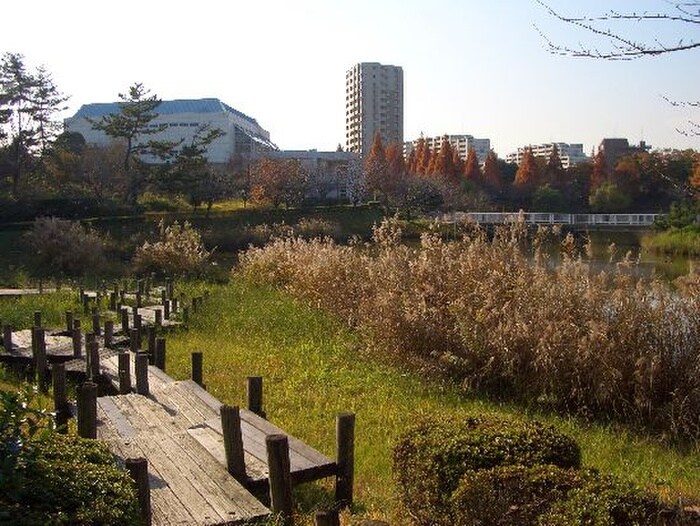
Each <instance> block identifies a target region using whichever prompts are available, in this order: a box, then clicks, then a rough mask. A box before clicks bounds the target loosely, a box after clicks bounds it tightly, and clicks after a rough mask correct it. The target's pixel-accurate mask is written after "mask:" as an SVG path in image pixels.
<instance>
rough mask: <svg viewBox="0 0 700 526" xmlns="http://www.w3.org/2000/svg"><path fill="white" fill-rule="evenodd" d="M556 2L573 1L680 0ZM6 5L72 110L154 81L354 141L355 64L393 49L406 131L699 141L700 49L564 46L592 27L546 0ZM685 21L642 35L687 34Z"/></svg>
mask: <svg viewBox="0 0 700 526" xmlns="http://www.w3.org/2000/svg"><path fill="white" fill-rule="evenodd" d="M550 4H551V5H552V6H555V7H557V8H558V9H560V10H561V11H563V12H565V13H569V14H578V13H591V14H593V13H600V12H605V11H606V10H609V9H613V8H617V9H618V10H621V11H627V10H629V9H633V8H636V7H638V8H639V10H644V9H648V10H650V11H654V10H658V9H659V8H665V7H667V5H668V4H666V3H665V2H663V0H635V1H631V0H617V1H600V0H587V1H565V0H551V2H550ZM3 19H4V23H3V28H2V31H0V53H2V52H5V51H12V52H19V53H22V54H24V55H25V57H26V61H27V63H28V64H29V65H31V66H36V65H39V64H43V65H45V66H46V68H47V69H48V71H49V72H51V73H52V74H53V77H54V80H55V81H56V83H57V84H58V86H59V88H60V89H61V90H62V91H63V92H64V93H66V94H68V95H71V99H70V101H69V105H70V108H69V111H67V112H66V114H67V115H70V114H72V113H74V112H75V111H76V110H77V109H78V108H79V107H80V105H82V104H84V103H89V102H110V101H114V100H116V99H117V93H119V92H124V91H126V90H127V88H128V86H129V85H131V84H133V83H134V82H142V83H144V84H145V85H146V86H147V87H148V88H150V89H151V90H152V91H153V92H154V93H156V94H158V95H159V96H160V97H161V98H163V99H174V98H202V97H218V98H220V99H222V100H223V101H224V102H226V103H228V104H230V105H231V106H233V107H235V108H237V109H239V110H240V111H242V112H244V113H247V114H248V115H250V116H252V117H254V118H256V119H257V120H258V122H259V123H260V124H261V125H262V126H263V127H264V128H266V129H267V130H269V131H270V134H271V138H272V140H273V141H274V142H276V143H277V144H278V145H279V146H280V147H281V148H284V149H309V148H317V149H321V150H323V149H335V147H336V145H337V144H338V143H342V144H345V71H346V70H347V69H348V68H349V67H350V66H352V65H353V64H355V63H357V62H381V63H384V64H393V65H399V66H402V67H403V69H404V90H405V103H404V115H405V118H404V134H405V139H407V140H408V139H413V138H416V137H417V136H418V135H419V134H420V133H421V132H423V133H425V134H426V135H440V134H444V133H451V134H456V133H469V134H472V135H474V136H476V137H488V138H490V139H491V144H492V147H493V148H494V149H495V150H496V152H497V153H498V154H499V155H500V156H503V157H504V156H505V155H506V154H507V153H509V152H510V151H513V150H515V148H516V147H517V146H520V145H524V144H535V143H540V142H550V141H563V142H582V143H583V144H584V148H585V150H586V152H590V150H591V148H592V147H593V146H594V145H597V144H598V143H599V142H600V140H601V139H602V138H603V137H627V138H629V139H630V140H631V141H634V142H638V141H639V140H640V139H644V140H646V141H647V142H648V143H650V144H651V145H652V146H653V147H676V148H688V147H690V148H695V149H700V137H695V138H687V137H684V136H682V135H681V134H679V133H677V132H676V128H679V127H684V125H685V123H686V121H687V120H688V118H693V119H695V120H696V121H700V111H697V110H696V111H695V112H694V113H693V112H691V111H690V110H688V109H678V108H674V107H672V106H671V105H670V104H668V103H667V102H666V101H665V100H664V99H663V98H662V96H667V97H669V98H671V99H674V100H689V101H697V100H700V50H699V51H689V52H684V53H677V54H671V55H665V56H660V57H650V58H645V59H641V60H636V61H632V62H606V61H598V60H586V59H575V58H570V57H560V56H554V55H552V54H550V53H548V51H547V50H546V49H545V43H544V41H543V40H542V38H541V36H540V35H539V34H538V33H537V31H536V30H535V28H534V27H533V25H534V24H536V25H538V26H539V27H540V29H541V30H542V31H544V32H545V33H546V34H547V35H548V36H550V37H551V39H552V40H554V41H557V42H562V43H569V44H573V45H576V43H577V42H579V41H588V40H589V36H588V35H586V34H584V33H581V32H578V33H577V32H575V31H574V30H573V28H571V27H569V26H567V25H565V24H563V23H561V22H558V21H556V20H554V19H553V18H552V17H550V16H549V15H548V14H547V13H546V12H545V10H544V9H543V8H542V7H541V6H539V5H538V4H537V3H536V2H535V1H534V0H493V1H485V0H462V1H458V0H432V1H424V0H421V1H419V0H390V1H382V0H351V1H334V0H325V1H322V0H297V1H291V0H287V1H285V0H268V1H262V0H258V1H250V0H246V1H240V0H227V1H221V0H220V1H217V0H199V1H197V2H192V1H188V2H185V1H181V0H169V1H160V0H141V1H135V0H120V1H118V2H116V1H113V0H101V1H94V0H91V1H82V0H81V1H78V0H64V1H55V0H25V1H23V2H12V3H10V4H8V5H4V6H3ZM636 27H637V28H639V29H638V30H640V31H641V30H642V29H643V26H640V25H639V24H636ZM650 29H652V28H650ZM678 29H679V28H678V26H677V25H671V26H669V27H665V28H664V27H658V26H655V27H654V28H653V30H650V31H648V32H647V33H642V34H641V37H646V38H647V39H653V38H654V37H657V36H658V37H660V38H664V37H668V38H669V40H670V41H676V40H678V38H680V36H681V35H680V34H678ZM695 32H696V33H699V31H698V30H697V29H696V30H695ZM684 35H685V37H686V38H692V37H693V36H694V35H692V34H691V33H689V32H687V31H686V32H684ZM697 39H698V38H696V40H697Z"/></svg>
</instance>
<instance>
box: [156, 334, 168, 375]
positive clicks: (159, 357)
mask: <svg viewBox="0 0 700 526" xmlns="http://www.w3.org/2000/svg"><path fill="white" fill-rule="evenodd" d="M165 358H166V356H165V338H156V356H155V366H156V367H158V369H160V370H161V371H163V372H165Z"/></svg>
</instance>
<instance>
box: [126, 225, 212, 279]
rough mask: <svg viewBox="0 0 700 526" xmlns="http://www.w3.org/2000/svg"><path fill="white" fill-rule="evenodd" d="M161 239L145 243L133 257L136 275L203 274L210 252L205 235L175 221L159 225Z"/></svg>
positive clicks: (190, 226)
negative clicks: (170, 223)
mask: <svg viewBox="0 0 700 526" xmlns="http://www.w3.org/2000/svg"><path fill="white" fill-rule="evenodd" d="M158 234H159V239H158V240H157V241H155V242H153V243H149V242H148V241H146V242H145V243H144V244H143V245H141V246H140V247H138V248H137V249H136V253H135V254H134V261H133V263H134V271H135V272H136V273H137V274H142V275H143V274H149V273H155V274H158V275H167V276H196V275H201V274H202V273H203V272H204V270H205V267H206V265H207V263H208V262H209V259H210V257H211V252H210V251H208V250H207V249H206V248H204V244H203V243H202V236H201V235H200V234H199V232H198V231H197V230H196V229H195V228H194V227H193V226H192V225H190V223H188V222H187V221H185V222H184V223H183V224H182V225H180V223H178V222H177V221H175V222H174V223H173V224H172V225H170V226H165V222H164V221H163V220H161V221H160V223H159V224H158Z"/></svg>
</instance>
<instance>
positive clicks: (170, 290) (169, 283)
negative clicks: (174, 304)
mask: <svg viewBox="0 0 700 526" xmlns="http://www.w3.org/2000/svg"><path fill="white" fill-rule="evenodd" d="M165 290H166V294H167V295H168V298H172V297H173V295H174V292H175V286H174V283H173V280H172V279H171V278H168V279H166V280H165Z"/></svg>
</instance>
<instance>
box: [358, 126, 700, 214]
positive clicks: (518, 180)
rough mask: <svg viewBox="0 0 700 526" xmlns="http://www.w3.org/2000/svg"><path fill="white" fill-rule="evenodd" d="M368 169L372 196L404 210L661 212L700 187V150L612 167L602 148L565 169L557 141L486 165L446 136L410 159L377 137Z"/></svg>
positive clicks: (421, 143)
mask: <svg viewBox="0 0 700 526" xmlns="http://www.w3.org/2000/svg"><path fill="white" fill-rule="evenodd" d="M364 169H365V177H366V183H367V187H368V189H369V191H370V192H371V193H372V195H374V196H375V198H377V199H381V200H383V202H384V203H385V204H389V205H392V204H393V205H395V206H399V207H401V206H405V207H408V206H410V204H411V203H415V202H416V200H421V199H424V200H426V203H425V204H426V206H428V205H429V204H430V203H433V204H435V203H436V202H437V201H439V202H440V203H442V204H443V205H446V206H448V207H457V208H459V207H473V206H479V207H482V208H490V207H491V208H499V209H518V208H526V209H537V210H541V211H588V210H593V211H596V212H597V211H610V212H614V211H625V210H628V209H634V210H637V211H645V210H648V211H658V210H659V209H665V208H668V206H670V204H671V203H672V202H674V201H678V200H684V199H689V198H691V197H692V196H693V195H695V194H696V193H697V190H698V189H700V154H698V153H697V152H695V151H693V150H686V151H675V150H674V151H668V152H651V153H649V152H644V153H638V154H635V155H630V156H627V157H623V158H621V159H619V160H618V161H617V162H616V163H615V165H614V168H613V170H612V171H611V170H609V169H608V164H607V163H606V159H605V155H604V153H603V152H602V151H599V152H598V153H597V154H596V155H595V157H594V158H593V159H592V160H591V162H589V163H581V164H578V165H576V166H572V167H568V168H566V169H565V168H563V166H562V160H561V157H560V155H559V152H558V151H557V148H556V146H555V147H554V148H553V149H552V152H551V154H550V156H549V157H548V158H543V157H535V155H534V154H533V153H532V151H531V150H530V149H526V150H525V151H524V154H523V158H522V161H521V162H520V164H519V165H513V164H508V163H506V162H505V161H503V160H502V159H499V158H498V157H497V156H496V154H495V153H494V152H493V151H490V152H489V153H488V155H487V156H486V159H485V161H484V163H483V164H480V163H479V161H478V159H477V156H476V152H475V151H474V149H473V148H470V149H469V151H468V153H467V156H466V159H465V160H464V161H463V160H462V159H461V157H460V155H459V152H457V151H455V150H454V148H453V147H452V145H451V144H450V142H449V141H448V138H447V136H445V137H444V139H443V141H442V144H441V146H440V148H439V149H437V150H431V148H430V147H429V145H428V144H427V142H426V141H425V140H423V139H422V138H421V139H419V140H418V142H417V144H416V147H415V148H414V149H413V150H412V151H411V152H410V153H409V155H408V157H407V158H405V159H404V156H403V154H402V150H401V148H400V146H399V145H395V144H392V145H388V146H387V147H386V148H385V147H384V145H383V143H382V140H381V137H380V136H379V135H378V134H377V135H375V138H374V141H373V144H372V148H371V150H370V153H369V155H368V157H367V159H366V160H365V163H364Z"/></svg>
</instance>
